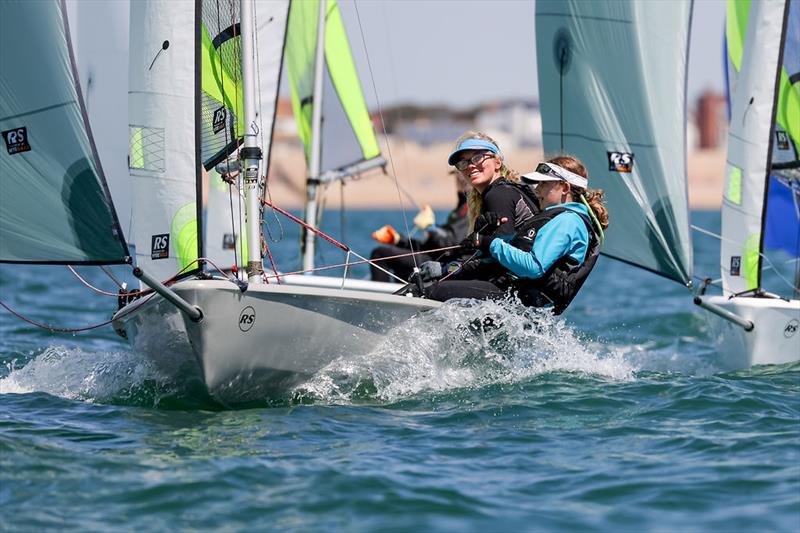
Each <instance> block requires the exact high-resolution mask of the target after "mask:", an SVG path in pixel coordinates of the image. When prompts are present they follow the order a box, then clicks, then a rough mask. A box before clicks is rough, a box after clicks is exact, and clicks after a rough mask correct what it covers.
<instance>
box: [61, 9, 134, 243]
mask: <svg viewBox="0 0 800 533" xmlns="http://www.w3.org/2000/svg"><path fill="white" fill-rule="evenodd" d="M66 4H67V13H68V15H69V27H70V34H71V36H72V44H73V49H74V51H75V61H76V63H77V67H78V75H79V78H80V83H81V89H82V94H83V98H84V103H85V106H86V112H87V115H88V116H89V124H90V125H91V127H92V133H93V135H94V141H95V145H96V147H97V153H98V155H99V157H100V162H101V163H102V165H103V171H104V173H105V177H106V180H107V181H108V188H109V190H110V191H111V197H112V198H113V199H114V207H115V208H116V211H117V215H118V216H119V220H120V224H121V225H122V230H123V232H124V233H125V235H126V236H129V235H131V234H132V233H131V230H132V228H131V199H130V195H131V188H130V177H129V175H128V148H129V147H128V123H129V121H128V46H129V42H128V41H129V37H128V35H129V34H128V28H129V26H130V2H129V1H128V0H114V1H113V2H106V1H104V0H67V2H66Z"/></svg>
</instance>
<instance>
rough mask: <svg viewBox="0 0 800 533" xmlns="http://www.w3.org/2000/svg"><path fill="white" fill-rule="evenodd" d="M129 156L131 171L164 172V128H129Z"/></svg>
mask: <svg viewBox="0 0 800 533" xmlns="http://www.w3.org/2000/svg"><path fill="white" fill-rule="evenodd" d="M129 133H130V155H129V157H128V159H129V162H128V166H129V167H130V168H131V169H132V170H146V171H149V172H164V171H165V170H166V168H165V165H164V139H165V135H164V128H148V127H146V126H130V130H129Z"/></svg>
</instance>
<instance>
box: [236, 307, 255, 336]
mask: <svg viewBox="0 0 800 533" xmlns="http://www.w3.org/2000/svg"><path fill="white" fill-rule="evenodd" d="M255 323H256V310H255V309H253V308H252V307H251V306H249V305H248V306H247V307H245V308H244V309H242V312H241V313H239V329H240V330H242V331H250V328H252V327H253V324H255Z"/></svg>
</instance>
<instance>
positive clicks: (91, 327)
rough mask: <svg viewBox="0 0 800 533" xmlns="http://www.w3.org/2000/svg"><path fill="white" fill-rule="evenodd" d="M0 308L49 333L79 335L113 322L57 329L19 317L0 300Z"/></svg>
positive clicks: (18, 314) (19, 315) (110, 320)
mask: <svg viewBox="0 0 800 533" xmlns="http://www.w3.org/2000/svg"><path fill="white" fill-rule="evenodd" d="M114 296H119V295H118V294H115V295H114ZM0 306H2V307H3V308H4V309H5V310H6V311H8V312H9V313H11V314H12V315H14V316H15V317H17V318H19V319H20V320H22V321H23V322H27V323H28V324H30V325H32V326H36V327H37V328H41V329H46V330H47V331H51V332H54V333H79V332H81V331H89V330H91V329H97V328H100V327H103V326H105V325H108V324H110V323H111V322H112V321H113V318H112V319H109V320H106V321H105V322H101V323H100V324H94V325H92V326H85V327H82V328H57V327H55V326H50V325H47V324H42V323H40V322H36V321H35V320H31V319H30V318H28V317H26V316H23V315H21V314H20V313H18V312H16V311H14V310H13V309H12V308H11V307H9V306H8V305H7V304H6V303H5V302H3V301H2V300H0Z"/></svg>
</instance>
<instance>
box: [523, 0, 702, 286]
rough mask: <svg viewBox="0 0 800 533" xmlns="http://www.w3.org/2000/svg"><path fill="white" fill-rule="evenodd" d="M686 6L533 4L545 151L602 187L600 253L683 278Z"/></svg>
mask: <svg viewBox="0 0 800 533" xmlns="http://www.w3.org/2000/svg"><path fill="white" fill-rule="evenodd" d="M690 15H691V2H690V1H689V0H685V1H675V2H586V1H577V0H575V1H565V2H561V1H545V0H537V2H536V44H537V62H538V77H539V97H540V102H541V109H542V124H543V128H542V129H543V132H542V133H543V140H544V149H545V153H546V154H548V155H551V154H552V155H554V154H557V153H561V152H566V153H570V154H574V155H576V156H578V157H579V158H580V159H581V160H582V161H583V162H584V164H585V165H586V167H587V169H588V171H589V187H590V188H592V189H603V190H605V193H606V203H607V206H608V210H609V214H610V221H611V227H610V228H609V231H608V232H607V233H606V241H605V245H604V247H603V250H602V251H603V253H604V254H605V255H608V256H610V257H614V258H616V259H620V260H622V261H625V262H628V263H632V264H634V265H636V266H638V267H641V268H644V269H647V270H651V271H653V272H655V273H658V274H660V275H663V276H665V277H667V278H670V279H673V280H675V281H678V282H680V283H684V284H688V283H690V280H691V274H692V249H691V241H690V235H689V216H688V199H687V185H686V133H685V124H686V101H685V92H686V91H685V83H686V68H687V54H688V39H689V20H690Z"/></svg>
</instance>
